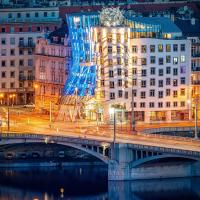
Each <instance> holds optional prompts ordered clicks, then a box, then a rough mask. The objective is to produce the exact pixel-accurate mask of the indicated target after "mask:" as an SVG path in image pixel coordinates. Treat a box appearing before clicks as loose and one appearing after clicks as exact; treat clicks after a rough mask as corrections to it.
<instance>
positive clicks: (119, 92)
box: [118, 90, 123, 98]
mask: <svg viewBox="0 0 200 200" xmlns="http://www.w3.org/2000/svg"><path fill="white" fill-rule="evenodd" d="M118 97H119V98H122V97H123V91H122V90H118Z"/></svg>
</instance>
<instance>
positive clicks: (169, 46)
mask: <svg viewBox="0 0 200 200" xmlns="http://www.w3.org/2000/svg"><path fill="white" fill-rule="evenodd" d="M166 52H171V44H166Z"/></svg>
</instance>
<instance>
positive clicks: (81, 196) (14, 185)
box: [0, 166, 200, 200]
mask: <svg viewBox="0 0 200 200" xmlns="http://www.w3.org/2000/svg"><path fill="white" fill-rule="evenodd" d="M58 199H60V200H61V199H63V200H71V199H75V200H86V199H87V200H106V199H111V200H112V199H113V200H200V178H181V179H163V180H143V181H121V182H113V181H112V182H108V181H107V168H105V167H102V166H99V167H68V168H65V169H58V168H55V169H54V168H40V169H33V168H29V169H0V200H58Z"/></svg>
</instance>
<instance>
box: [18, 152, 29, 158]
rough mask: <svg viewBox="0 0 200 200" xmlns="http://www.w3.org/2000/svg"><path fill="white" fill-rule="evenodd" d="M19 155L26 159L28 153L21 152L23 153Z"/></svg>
mask: <svg viewBox="0 0 200 200" xmlns="http://www.w3.org/2000/svg"><path fill="white" fill-rule="evenodd" d="M19 157H20V158H22V159H25V158H27V155H26V153H21V154H20V155H19Z"/></svg>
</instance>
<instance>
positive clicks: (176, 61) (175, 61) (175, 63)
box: [173, 57, 178, 65]
mask: <svg viewBox="0 0 200 200" xmlns="http://www.w3.org/2000/svg"><path fill="white" fill-rule="evenodd" d="M173 64H174V65H177V64H178V57H173Z"/></svg>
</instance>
